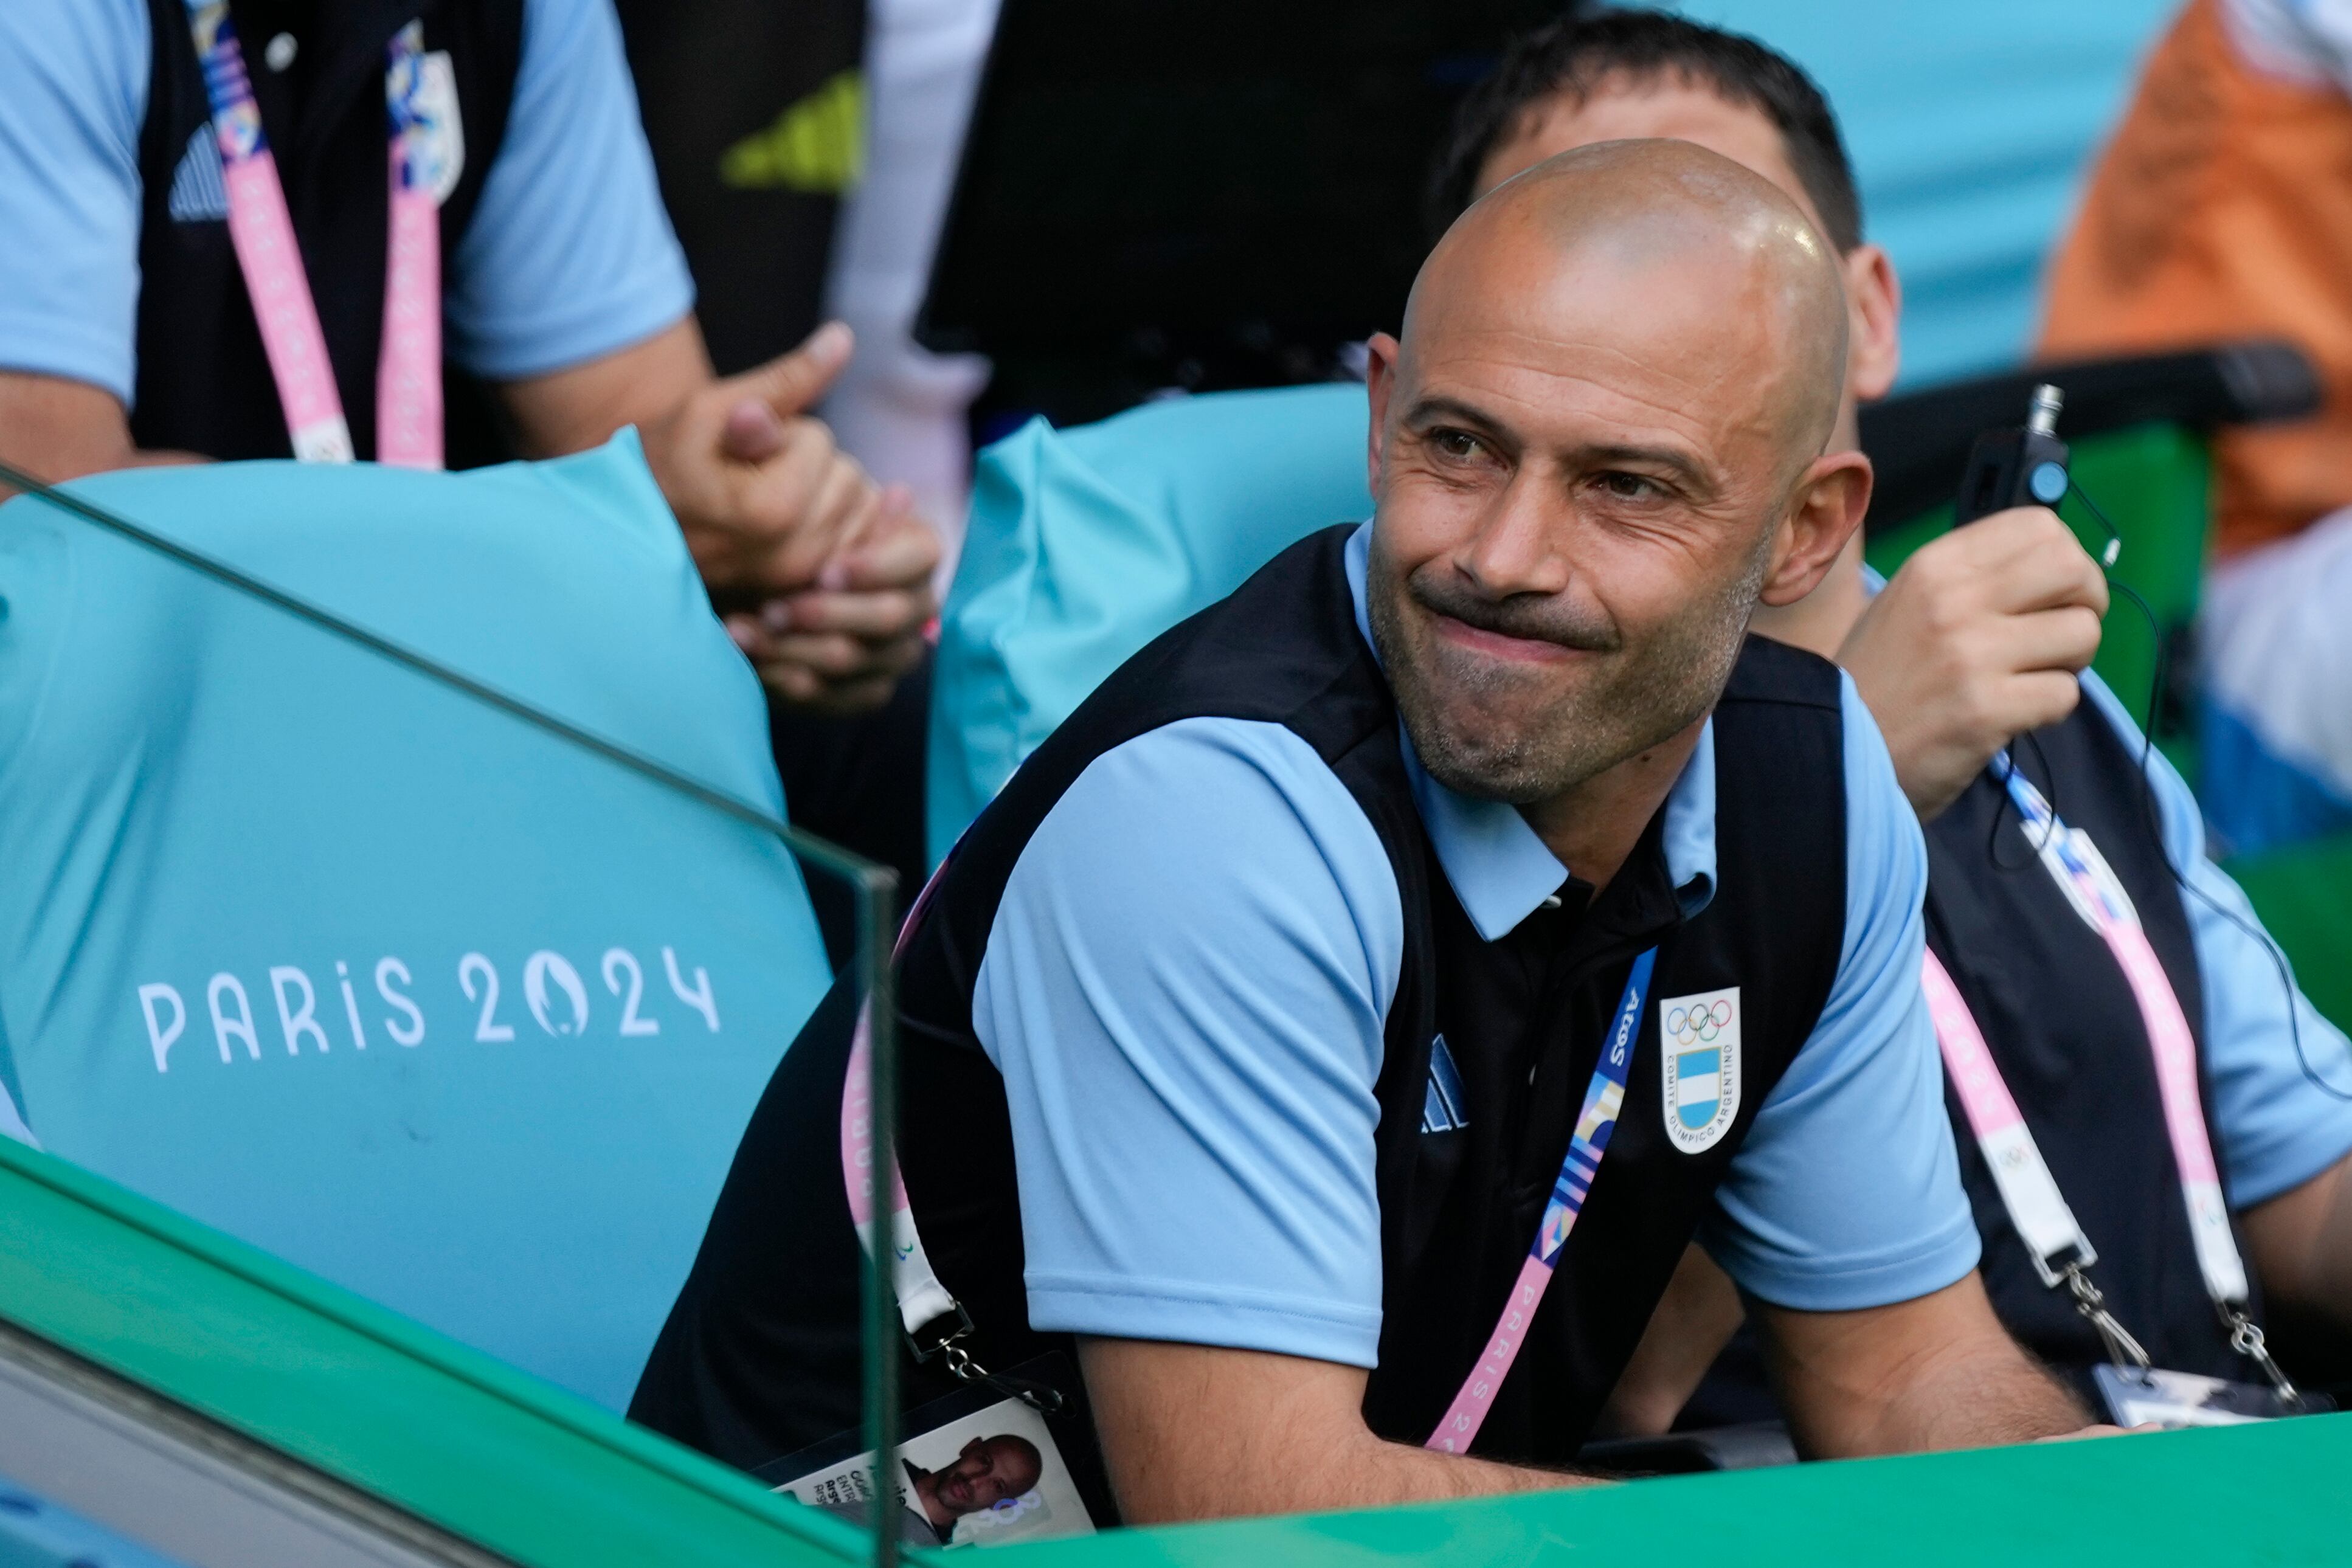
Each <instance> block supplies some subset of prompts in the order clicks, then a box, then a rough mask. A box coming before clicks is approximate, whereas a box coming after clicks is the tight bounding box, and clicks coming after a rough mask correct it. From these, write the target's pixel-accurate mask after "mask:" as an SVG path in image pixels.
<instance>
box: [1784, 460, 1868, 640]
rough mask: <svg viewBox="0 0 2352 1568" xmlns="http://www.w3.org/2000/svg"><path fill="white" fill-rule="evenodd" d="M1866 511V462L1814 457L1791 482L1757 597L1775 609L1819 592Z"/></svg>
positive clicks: (1860, 524) (1859, 525)
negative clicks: (1777, 536)
mask: <svg viewBox="0 0 2352 1568" xmlns="http://www.w3.org/2000/svg"><path fill="white" fill-rule="evenodd" d="M1869 509H1870V459H1869V458H1867V457H1864V455H1862V454H1861V453H1859V452H1832V453H1829V454H1826V455H1823V456H1821V457H1817V458H1815V459H1814V460H1813V463H1812V466H1811V467H1810V468H1807V469H1806V470H1805V476H1804V477H1803V478H1802V479H1800V480H1799V481H1798V482H1797V488H1796V494H1795V496H1794V497H1793V498H1792V499H1791V500H1790V506H1789V514H1788V517H1787V518H1786V519H1785V520H1784V521H1783V522H1782V523H1781V524H1780V543H1779V545H1778V547H1777V548H1776V549H1775V552H1774V556H1773V561H1772V566H1771V570H1769V571H1768V572H1767V573H1766V574H1765V577H1764V591H1763V592H1762V593H1761V594H1760V595H1759V598H1761V599H1762V600H1763V601H1764V602H1765V603H1767V604H1769V605H1772V606H1774V607H1776V608H1777V607H1779V606H1780V605H1784V604H1794V603H1795V602H1797V601H1799V600H1800V599H1802V598H1803V597H1804V596H1805V595H1807V594H1808V593H1811V591H1813V590H1814V589H1816V588H1818V587H1820V586H1821V581H1822V578H1824V577H1826V576H1828V575H1829V570H1830V568H1831V567H1832V566H1834V565H1836V564H1837V559H1838V556H1839V554H1840V553H1841V552H1842V551H1843V550H1844V549H1845V546H1846V541H1847V540H1848V539H1850V538H1853V531H1854V529H1856V528H1860V527H1861V526H1862V515H1863V513H1864V512H1866V511H1868V510H1869Z"/></svg>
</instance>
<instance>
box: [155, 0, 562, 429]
mask: <svg viewBox="0 0 2352 1568" xmlns="http://www.w3.org/2000/svg"><path fill="white" fill-rule="evenodd" d="M147 9H148V12H149V17H150V25H151V30H152V35H153V42H152V49H153V60H152V67H151V69H150V73H149V78H148V92H147V120H146V123H145V124H144V125H143V126H142V129H141V131H140V137H139V172H140V180H141V184H142V198H141V212H140V235H139V275H140V288H139V326H138V340H137V342H138V357H139V365H138V380H137V383H136V392H137V395H136V400H135V404H134V406H133V408H132V410H131V435H132V438H133V439H134V440H135V441H136V442H137V443H138V444H140V445H141V446H142V447H150V448H154V447H163V448H171V449H174V450H179V451H186V452H195V453H199V454H201V455H205V456H206V457H215V458H223V459H227V458H245V457H285V456H289V455H291V454H292V446H291V444H290V443H289V438H288V436H287V433H286V416H285V412H284V410H283V409H282V408H281V407H280V406H279V403H278V387H277V383H276V382H274V381H272V380H271V379H270V374H269V361H268V358H267V357H266V356H265V355H264V354H263V352H262V347H261V332H260V329H258V328H257V327H256V326H255V325H254V319H253V307H252V304H251V302H250V300H249V299H248V298H247V293H246V287H245V276H244V274H243V273H242V272H241V271H240V270H239V269H238V267H237V262H236V250H235V249H234V248H233V247H232V246H231V245H230V243H229V236H228V225H227V223H226V221H224V220H222V219H219V218H200V219H194V220H191V221H184V220H180V219H175V218H173V216H172V213H171V195H172V187H173V180H174V178H175V176H176V175H177V173H178V172H179V168H180V163H181V161H182V160H183V159H184V158H185V157H186V156H188V149H189V145H190V143H191V141H193V140H194V138H195V137H196V136H197V135H198V133H200V132H202V133H203V134H204V135H205V137H206V138H207V146H206V151H207V152H211V151H212V150H211V148H210V146H209V137H210V131H208V130H207V122H208V121H209V120H210V119H211V117H212V110H211V106H210V104H209V103H208V102H207V101H206V99H205V82H204V75H203V71H202V69H201V68H200V67H199V65H198V63H197V59H196V49H195V42H194V38H193V37H191V36H190V34H189V30H188V12H187V7H186V5H184V3H183V0H148V7H147ZM230 12H231V15H232V16H233V18H234V20H235V21H236V27H237V37H238V40H239V42H240V43H241V44H242V45H243V46H244V49H245V59H246V67H247V71H248V73H249V74H250V76H251V77H252V79H253V91H254V98H255V99H256V101H257V102H258V103H259V105H260V106H261V119H262V124H263V126H264V128H265V129H266V130H267V131H268V136H269V141H270V148H271V151H272V152H274V153H275V154H276V158H277V162H278V179H279V181H280V182H281V183H283V184H284V185H285V187H286V202H287V206H288V208H289V210H290V212H291V213H292V214H293V219H294V234H295V237H296V238H297V239H298V240H299V242H300V245H301V248H302V265H303V268H304V270H305V271H306V272H307V273H308V274H309V276H310V292H311V295H312V297H313V298H315V299H316V300H317V302H318V307H319V322H320V328H321V329H322V330H323V331H324V332H325V334H326V339H327V357H328V359H329V360H330V361H332V363H333V365H334V368H335V385H336V387H337V388H338V390H340V391H341V393H342V400H343V413H344V416H345V418H346V419H347V420H348V421H349V422H350V423H351V427H352V446H353V447H354V448H355V449H356V450H357V453H358V455H359V456H360V457H361V458H362V460H365V459H368V458H372V457H373V456H374V455H375V378H376V360H377V356H378V354H379V352H380V350H381V347H382V342H383V285H384V246H385V242H386V237H387V235H386V217H385V204H386V198H387V196H388V194H389V192H388V189H387V181H388V180H389V179H390V177H391V176H390V169H389V163H388V161H387V156H386V148H385V136H386V130H385V115H384V102H383V73H384V46H385V45H386V44H387V43H388V42H389V41H390V40H391V38H392V36H393V35H394V33H396V32H398V31H399V30H400V29H401V28H402V27H403V26H406V25H407V24H408V23H410V22H412V21H415V20H418V19H420V18H421V19H422V20H423V22H424V24H425V49H426V51H427V52H431V51H435V50H446V51H447V52H448V54H449V57H450V63H451V66H452V68H453V69H454V71H455V73H456V76H457V108H458V115H459V118H460V119H461V120H463V122H464V126H465V134H466V164H465V171H464V173H463V176H462V177H461V178H460V179H459V181H458V183H457V190H456V191H455V192H454V193H452V194H451V195H450V197H449V199H448V200H447V201H446V202H445V203H444V204H442V207H441V256H442V276H443V279H444V285H443V292H444V295H445V296H446V293H447V278H448V271H449V258H450V257H451V256H454V255H455V254H456V253H457V245H458V242H459V241H460V240H462V239H463V238H464V237H465V233H466V225H467V223H468V222H469V221H470V220H471V219H472V217H473V214H474V208H475V204H477V202H478V200H479V199H480V196H481V192H482V182H483V180H484V179H485V178H486V177H487V176H488V172H489V169H490V164H491V162H492V161H493V160H494V159H495V158H496V157H497V156H498V151H499V142H500V141H502V140H503V138H504V136H505V134H506V122H507V110H508V109H509V105H510V104H511V102H512V100H513V97H514V84H515V77H516V73H517V71H518V70H519V69H520V65H521V59H522V12H523V0H310V3H308V4H305V3H300V0H232V4H231V5H230ZM281 32H291V33H292V34H293V35H294V36H295V37H297V38H298V39H299V41H300V48H299V52H298V53H297V55H296V57H295V59H294V63H293V65H292V66H291V67H290V68H289V69H288V70H286V71H285V72H283V73H279V72H276V71H272V70H271V69H269V68H268V66H267V65H266V64H265V63H264V61H263V58H262V51H263V49H264V47H266V46H267V44H268V40H269V39H270V38H271V37H273V36H274V35H276V34H278V33H281ZM212 155H213V156H215V157H217V156H218V154H217V152H212ZM458 381H459V384H458V385H457V386H456V387H454V388H453V389H452V391H451V393H450V395H449V396H448V397H447V399H446V407H447V414H448V425H449V430H448V435H449V462H450V465H451V466H452V467H462V466H466V465H467V461H468V460H469V459H471V460H483V459H487V458H488V457H492V456H495V455H498V454H497V453H496V452H495V451H481V452H477V451H475V450H474V449H473V447H472V446H471V445H470V444H469V439H481V440H488V439H489V437H488V434H487V433H486V432H484V431H483V430H482V427H481V422H480V421H479V419H478V418H476V417H468V414H469V413H472V412H473V411H477V410H479V409H480V407H481V402H480V393H479V390H478V388H475V387H472V386H471V385H470V384H468V383H466V382H464V381H463V379H462V378H459V379H458Z"/></svg>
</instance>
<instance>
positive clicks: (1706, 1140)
mask: <svg viewBox="0 0 2352 1568" xmlns="http://www.w3.org/2000/svg"><path fill="white" fill-rule="evenodd" d="M1658 1045H1659V1052H1658V1057H1659V1068H1658V1080H1659V1083H1660V1085H1661V1087H1662V1089H1663V1092H1664V1099H1665V1105H1664V1112H1665V1126H1666V1136H1668V1137H1669V1138H1672V1139H1673V1140H1674V1145H1675V1147H1676V1148H1678V1149H1680V1150H1681V1151H1682V1152H1683V1153H1685V1154H1686V1155H1696V1154H1703V1153H1705V1152H1706V1150H1708V1149H1711V1148H1713V1147H1715V1145H1717V1144H1718V1143H1721V1142H1722V1141H1723V1134H1726V1133H1727V1132H1729V1131H1731V1124H1732V1122H1733V1121H1734V1119H1736V1118H1737V1117H1738V1114H1739V1079H1740V1066H1739V988H1738V986H1726V987H1725V988H1723V989H1721V990H1719V991H1700V992H1697V993H1696V994H1695V995H1692V996H1687V997H1668V998H1665V999H1664V1001H1662V1002H1660V1003H1659V1004H1658Z"/></svg>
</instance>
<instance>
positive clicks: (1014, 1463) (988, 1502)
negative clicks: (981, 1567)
mask: <svg viewBox="0 0 2352 1568" xmlns="http://www.w3.org/2000/svg"><path fill="white" fill-rule="evenodd" d="M1037 1479H1038V1465H1037V1460H1036V1459H1035V1458H1034V1455H1033V1452H1032V1450H1031V1449H1030V1448H1028V1446H1027V1445H1025V1444H1024V1443H1022V1442H1020V1441H1018V1440H1017V1439H1015V1438H1012V1437H974V1438H973V1439H972V1440H971V1442H969V1443H966V1444H965V1445H964V1446H963V1452H962V1453H961V1454H960V1455H958V1456H957V1457H956V1462H955V1463H954V1464H951V1465H950V1466H948V1467H947V1469H943V1470H940V1472H939V1473H938V1477H937V1479H936V1480H935V1482H934V1483H933V1487H932V1495H933V1496H935V1497H937V1498H938V1499H939V1500H940V1505H941V1506H942V1507H944V1508H945V1509H946V1510H947V1511H949V1512H950V1513H953V1514H957V1515H962V1514H967V1513H978V1512H979V1511H981V1510H982V1509H984V1508H994V1507H995V1506H996V1505H997V1504H998V1503H1000V1502H1003V1500H1005V1499H1007V1498H1015V1497H1019V1496H1020V1495H1021V1494H1022V1493H1023V1492H1025V1491H1027V1490H1029V1489H1030V1488H1031V1487H1034V1486H1035V1485H1036V1484H1037Z"/></svg>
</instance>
